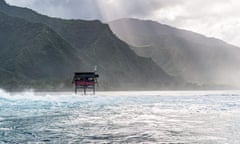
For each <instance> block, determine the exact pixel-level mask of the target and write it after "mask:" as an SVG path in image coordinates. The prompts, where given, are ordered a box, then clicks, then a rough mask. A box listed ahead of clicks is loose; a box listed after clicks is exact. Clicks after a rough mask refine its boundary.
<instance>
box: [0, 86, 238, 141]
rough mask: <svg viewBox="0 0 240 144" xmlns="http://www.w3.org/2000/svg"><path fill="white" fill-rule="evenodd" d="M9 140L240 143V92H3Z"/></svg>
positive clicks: (0, 133) (2, 117)
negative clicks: (91, 93)
mask: <svg viewBox="0 0 240 144" xmlns="http://www.w3.org/2000/svg"><path fill="white" fill-rule="evenodd" d="M5 143H9V144H19V143H24V144H25V143H29V144H31V143H33V144H35V143H40V144H45V143H46V144H48V143H49V144H52V143H53V144H55V143H56V144H61V143H62V144H66V143H173V144H174V143H182V144H185V143H186V144H188V143H189V144H192V143H197V144H198V143H200V144H212V143H218V144H226V143H229V144H239V143H240V91H159V92H157V91H140V92H139V91H129V92H97V94H96V95H86V96H84V95H82V94H81V93H79V94H77V95H75V94H74V93H70V92H65V93H50V92H48V93H37V92H33V91H28V92H21V93H8V92H5V91H3V90H0V144H5Z"/></svg>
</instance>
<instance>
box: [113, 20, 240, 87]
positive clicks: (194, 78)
mask: <svg viewBox="0 0 240 144" xmlns="http://www.w3.org/2000/svg"><path fill="white" fill-rule="evenodd" d="M109 25H110V27H111V29H112V31H113V32H114V33H115V34H116V35H117V36H118V37H119V38H120V39H121V40H123V41H125V42H127V43H128V44H129V45H130V46H131V48H132V49H133V50H134V51H135V52H136V53H137V54H138V55H140V56H144V57H150V58H152V59H153V60H154V61H155V62H156V63H157V64H158V65H159V66H160V67H162V68H163V69H164V70H165V71H166V72H167V73H169V74H171V75H173V76H176V77H179V78H182V79H184V80H186V81H188V82H191V83H192V82H193V83H196V84H217V85H218V84H224V85H225V84H227V85H237V83H238V81H239V80H240V76H239V72H238V71H239V70H240V69H239V62H240V59H239V54H240V49H239V48H238V47H236V46H233V45H231V44H227V43H226V42H224V41H222V40H219V39H216V38H212V37H206V36H204V35H201V34H197V33H194V32H191V31H186V30H181V29H177V28H173V27H171V26H167V25H162V24H160V23H158V22H154V21H145V20H137V19H119V20H116V21H112V22H110V23H109Z"/></svg>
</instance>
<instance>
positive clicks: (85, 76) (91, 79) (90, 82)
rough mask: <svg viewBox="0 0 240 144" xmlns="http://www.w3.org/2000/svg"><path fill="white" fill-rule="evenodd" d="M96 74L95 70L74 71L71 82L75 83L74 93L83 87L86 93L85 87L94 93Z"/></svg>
mask: <svg viewBox="0 0 240 144" xmlns="http://www.w3.org/2000/svg"><path fill="white" fill-rule="evenodd" d="M98 77H99V75H98V74H96V73H95V72H75V74H74V77H73V81H72V83H73V84H75V93H77V92H78V89H83V92H84V95H86V92H87V89H92V90H93V94H95V90H96V84H97V78H98Z"/></svg>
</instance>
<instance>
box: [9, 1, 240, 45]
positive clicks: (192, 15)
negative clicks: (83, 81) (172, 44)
mask: <svg viewBox="0 0 240 144" xmlns="http://www.w3.org/2000/svg"><path fill="white" fill-rule="evenodd" d="M7 2H8V3H10V4H13V5H17V6H23V7H29V8H32V9H34V10H36V11H38V12H40V13H43V14H47V15H49V16H54V17H62V18H68V19H72V18H74V19H87V20H90V19H100V20H103V21H110V20H114V19H118V18H124V17H133V18H140V19H151V20H156V21H159V22H160V23H165V24H168V25H172V26H174V27H178V28H183V29H187V30H191V31H195V32H198V33H201V34H204V35H207V36H211V37H216V38H220V39H223V40H225V41H227V42H229V43H232V44H235V45H238V46H240V36H238V35H240V13H239V12H238V10H239V9H240V1H238V0H211V1H207V2H206V1H202V0H7Z"/></svg>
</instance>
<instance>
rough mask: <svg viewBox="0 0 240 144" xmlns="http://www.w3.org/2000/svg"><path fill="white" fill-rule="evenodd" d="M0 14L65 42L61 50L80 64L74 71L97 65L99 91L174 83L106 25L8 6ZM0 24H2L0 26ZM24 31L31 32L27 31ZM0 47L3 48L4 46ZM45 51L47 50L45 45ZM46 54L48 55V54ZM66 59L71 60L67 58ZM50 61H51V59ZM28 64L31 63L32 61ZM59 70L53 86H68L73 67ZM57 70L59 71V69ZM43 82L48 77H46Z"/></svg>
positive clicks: (90, 68) (142, 87) (89, 68)
mask: <svg viewBox="0 0 240 144" xmlns="http://www.w3.org/2000/svg"><path fill="white" fill-rule="evenodd" d="M2 7H3V6H2ZM0 12H2V13H4V14H5V15H7V16H10V17H12V18H16V19H21V20H24V21H27V22H29V23H31V25H32V24H33V25H34V24H40V25H43V26H46V27H47V29H49V30H51V31H53V32H54V33H55V34H56V35H57V36H56V37H59V39H61V42H62V41H65V42H66V43H67V44H69V45H68V46H64V49H65V48H66V49H68V48H69V49H73V53H74V54H72V55H77V56H76V59H75V60H72V61H71V62H75V61H77V62H78V61H79V63H80V64H79V63H77V64H76V63H75V64H73V67H74V66H75V67H76V70H81V71H89V70H92V67H93V66H94V65H97V66H98V73H99V74H100V88H101V89H103V90H110V89H112V90H113V89H116V90H117V89H118V90H121V89H124V90H127V89H129V90H131V89H152V88H154V89H159V88H160V89H161V88H167V87H168V86H169V85H173V84H171V83H173V82H174V80H173V77H171V76H169V75H168V74H166V73H165V72H164V71H163V70H162V69H161V68H160V67H159V66H157V65H156V64H155V63H154V62H153V61H152V60H151V59H149V58H144V57H140V56H137V55H136V54H135V52H134V51H133V50H131V49H130V48H129V46H128V45H127V44H126V43H124V42H123V41H121V40H119V39H118V38H117V37H116V36H115V35H114V34H113V33H112V31H111V30H110V28H109V26H108V25H107V24H102V23H101V22H100V21H83V20H63V19H58V18H50V17H47V16H44V15H40V14H38V13H36V12H34V11H32V10H30V9H27V8H20V7H15V6H9V5H7V6H4V8H1V9H0ZM0 25H2V23H0ZM18 28H19V29H20V30H21V28H22V27H21V26H18ZM30 28H31V27H30ZM26 31H31V29H29V30H26ZM12 32H13V31H12ZM9 33H11V32H9ZM13 33H14V32H13ZM23 33H24V32H23ZM33 37H34V36H33ZM22 38H23V40H22V41H25V40H26V41H27V39H24V38H25V37H22ZM30 41H31V40H30ZM45 41H48V39H44V40H43V41H41V42H42V43H44V42H45ZM50 41H51V38H50ZM42 43H40V44H39V45H41V44H42ZM7 44H9V43H7ZM35 44H37V43H35ZM34 47H35V46H34V45H33V46H31V48H30V51H31V52H35V49H34ZM56 47H58V45H56ZM67 47H68V48H67ZM0 48H1V49H4V47H0ZM46 48H48V46H47V47H46ZM47 53H52V52H50V51H49V52H47ZM52 54H54V53H52ZM67 57H70V58H71V56H67ZM3 59H4V58H3ZM63 59H64V58H63ZM20 60H22V59H20ZM52 60H53V61H54V59H52ZM31 61H35V59H33V60H31ZM48 64H49V63H44V64H42V65H41V66H42V67H43V68H44V67H46V65H48ZM29 66H30V65H29ZM62 69H64V71H63V73H64V76H63V77H64V79H63V78H62V77H60V76H57V77H56V79H59V82H58V81H56V83H60V84H61V83H63V85H68V86H69V85H70V84H69V83H71V79H70V78H68V77H70V76H72V75H73V73H72V71H73V69H74V68H69V66H68V65H63V66H62ZM69 69H70V70H69ZM26 70H27V71H28V72H29V73H31V72H32V71H34V69H33V68H31V67H29V68H28V69H26ZM59 71H60V72H61V68H60V66H59ZM20 73H21V72H20ZM70 73H71V74H70ZM40 74H41V73H40ZM43 77H45V76H43ZM8 78H9V76H8ZM65 78H66V79H65ZM46 79H48V78H47V77H46ZM40 82H41V81H40ZM44 83H45V82H43V85H44ZM9 84H10V86H11V82H9ZM20 84H21V83H20ZM69 87H70V86H69Z"/></svg>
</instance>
